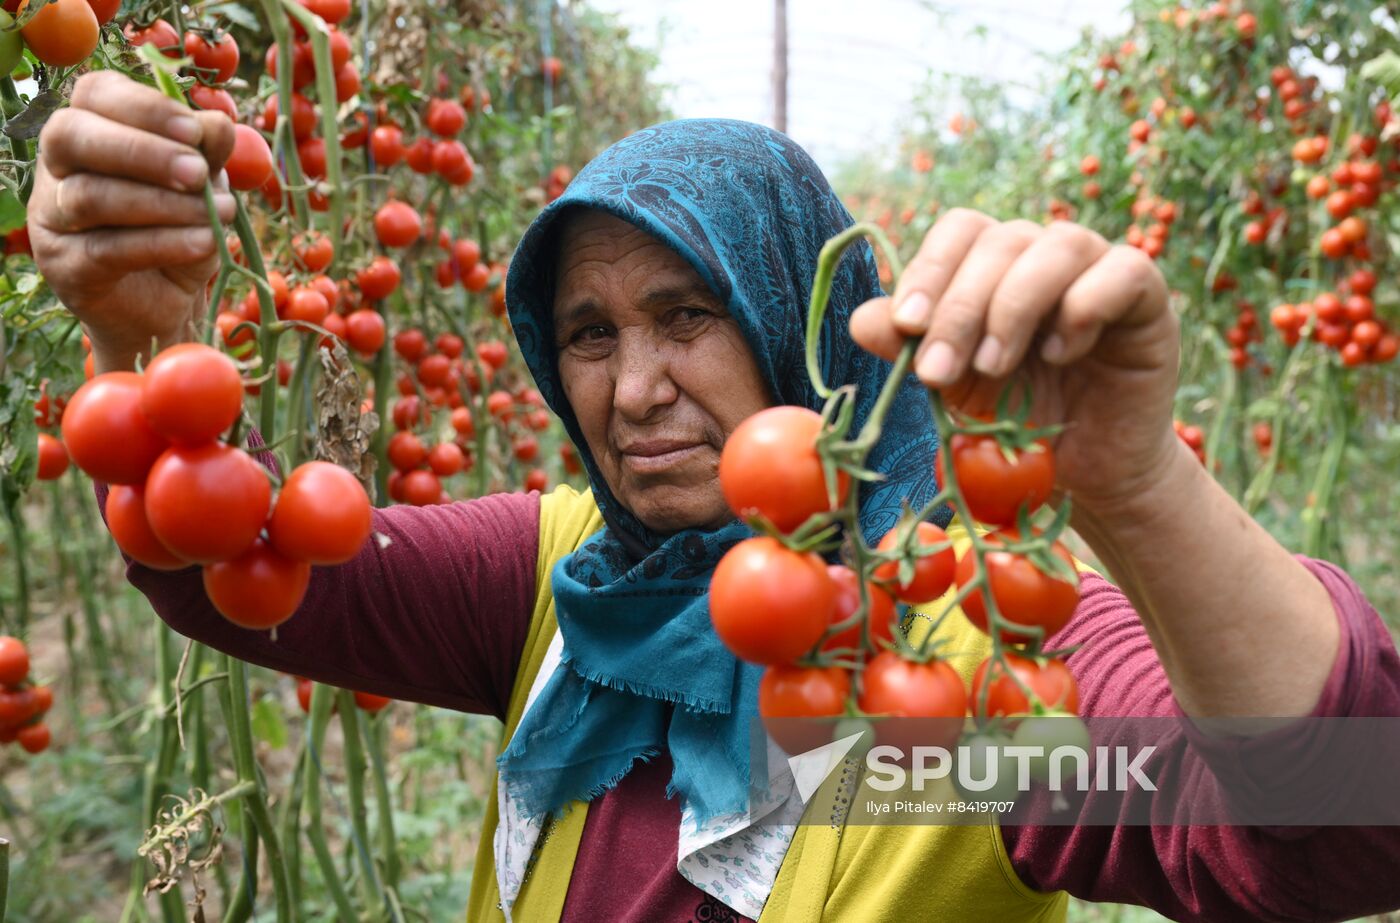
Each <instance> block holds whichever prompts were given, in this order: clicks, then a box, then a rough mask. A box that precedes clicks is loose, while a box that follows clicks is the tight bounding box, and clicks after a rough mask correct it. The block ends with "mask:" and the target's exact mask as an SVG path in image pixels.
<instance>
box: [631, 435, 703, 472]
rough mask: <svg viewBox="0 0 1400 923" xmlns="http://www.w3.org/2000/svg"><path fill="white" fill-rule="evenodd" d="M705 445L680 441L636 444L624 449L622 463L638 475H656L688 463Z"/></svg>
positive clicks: (662, 440) (668, 440)
mask: <svg viewBox="0 0 1400 923" xmlns="http://www.w3.org/2000/svg"><path fill="white" fill-rule="evenodd" d="M704 445H705V444H704V443H702V442H688V441H684V440H679V439H654V440H648V441H645V442H634V443H631V444H629V445H627V446H625V447H624V448H623V449H622V463H623V464H624V465H625V466H626V467H627V469H628V470H630V471H632V472H634V473H636V474H656V473H658V472H661V471H665V470H666V469H668V468H672V467H674V466H676V465H679V464H681V463H683V462H685V461H688V460H689V459H690V458H691V456H693V455H694V454H695V453H696V452H698V451H700V449H702V448H703V447H704Z"/></svg>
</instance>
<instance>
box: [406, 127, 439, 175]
mask: <svg viewBox="0 0 1400 923" xmlns="http://www.w3.org/2000/svg"><path fill="white" fill-rule="evenodd" d="M403 159H404V162H405V163H407V164H408V168H409V169H410V170H412V171H413V172H414V173H431V172H433V139H432V138H429V137H428V136H427V135H424V136H423V137H421V138H419V139H418V140H417V141H414V142H413V143H412V144H410V145H408V146H407V147H405V148H404V152H403Z"/></svg>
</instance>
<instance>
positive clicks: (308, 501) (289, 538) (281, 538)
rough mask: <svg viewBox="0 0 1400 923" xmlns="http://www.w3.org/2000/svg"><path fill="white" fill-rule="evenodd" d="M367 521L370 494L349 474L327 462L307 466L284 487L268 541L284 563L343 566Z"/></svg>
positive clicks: (359, 544)
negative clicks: (289, 560)
mask: <svg viewBox="0 0 1400 923" xmlns="http://www.w3.org/2000/svg"><path fill="white" fill-rule="evenodd" d="M371 518H372V517H371V511H370V503H369V495H368V494H366V493H365V489H364V487H362V486H361V485H360V482H359V481H357V480H356V479H355V476H354V475H353V474H351V473H350V472H349V471H346V470H345V469H344V468H341V467H340V466H339V465H333V464H331V463H330V462H323V461H313V462H307V463H305V464H303V465H298V466H297V467H296V469H295V470H293V471H292V473H291V474H290V475H288V476H287V480H286V481H284V482H283V484H282V491H281V493H279V494H278V495H277V504H276V506H274V507H273V509H272V518H270V519H269V520H268V522H267V536H268V539H269V540H270V541H271V542H272V547H274V548H276V549H277V551H279V552H280V553H281V554H283V555H285V556H286V557H288V558H292V559H294V560H297V561H306V562H308V563H311V564H343V563H345V562H346V561H348V560H350V559H351V558H353V557H355V555H357V554H359V553H360V550H361V549H362V548H364V545H365V542H366V541H368V540H369V534H370V528H371Z"/></svg>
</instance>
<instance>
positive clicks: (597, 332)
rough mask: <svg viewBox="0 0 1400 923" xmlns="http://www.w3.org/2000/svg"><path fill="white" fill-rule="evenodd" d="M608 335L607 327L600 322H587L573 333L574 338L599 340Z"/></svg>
mask: <svg viewBox="0 0 1400 923" xmlns="http://www.w3.org/2000/svg"><path fill="white" fill-rule="evenodd" d="M607 335H608V328H607V327H604V326H603V325H602V324H589V325H588V326H587V327H580V328H579V330H578V332H577V333H575V334H574V339H575V340H601V339H603V338H604V337H606V336H607Z"/></svg>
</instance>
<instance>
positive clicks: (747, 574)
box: [710, 536, 836, 664]
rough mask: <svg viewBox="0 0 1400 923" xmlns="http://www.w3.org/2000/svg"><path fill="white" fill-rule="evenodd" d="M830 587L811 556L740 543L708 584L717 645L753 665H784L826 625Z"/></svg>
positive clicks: (756, 541)
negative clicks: (721, 643) (717, 636)
mask: <svg viewBox="0 0 1400 923" xmlns="http://www.w3.org/2000/svg"><path fill="white" fill-rule="evenodd" d="M835 606H836V587H835V586H833V585H832V583H831V578H830V577H828V576H827V573H826V565H825V564H824V563H823V562H822V559H821V558H819V557H818V556H817V555H815V554H810V553H809V554H798V553H797V552H794V551H790V550H788V549H787V548H785V547H783V545H782V544H781V543H779V542H778V541H777V540H776V539H772V538H768V537H766V536H764V537H760V538H751V539H746V540H745V541H742V542H740V543H739V544H737V545H735V546H734V547H733V548H731V549H730V550H729V551H728V552H726V553H725V555H724V557H723V558H721V559H720V562H719V565H718V566H717V567H716V568H715V572H714V577H713V578H712V580H711V583H710V618H711V620H712V621H713V623H714V626H715V632H716V634H718V635H719V638H720V640H721V641H723V642H724V644H725V645H726V646H727V647H728V648H729V649H730V650H731V651H733V652H734V653H735V655H736V656H738V657H741V658H743V659H744V660H748V661H751V662H753V663H765V664H779V663H788V662H790V661H792V660H795V659H796V658H798V657H800V656H801V655H802V654H804V653H806V651H807V650H808V649H809V648H811V647H812V645H813V644H815V643H816V642H817V639H818V638H820V637H821V635H822V632H824V631H825V630H826V627H827V625H829V624H831V613H832V610H833V609H834V608H835Z"/></svg>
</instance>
